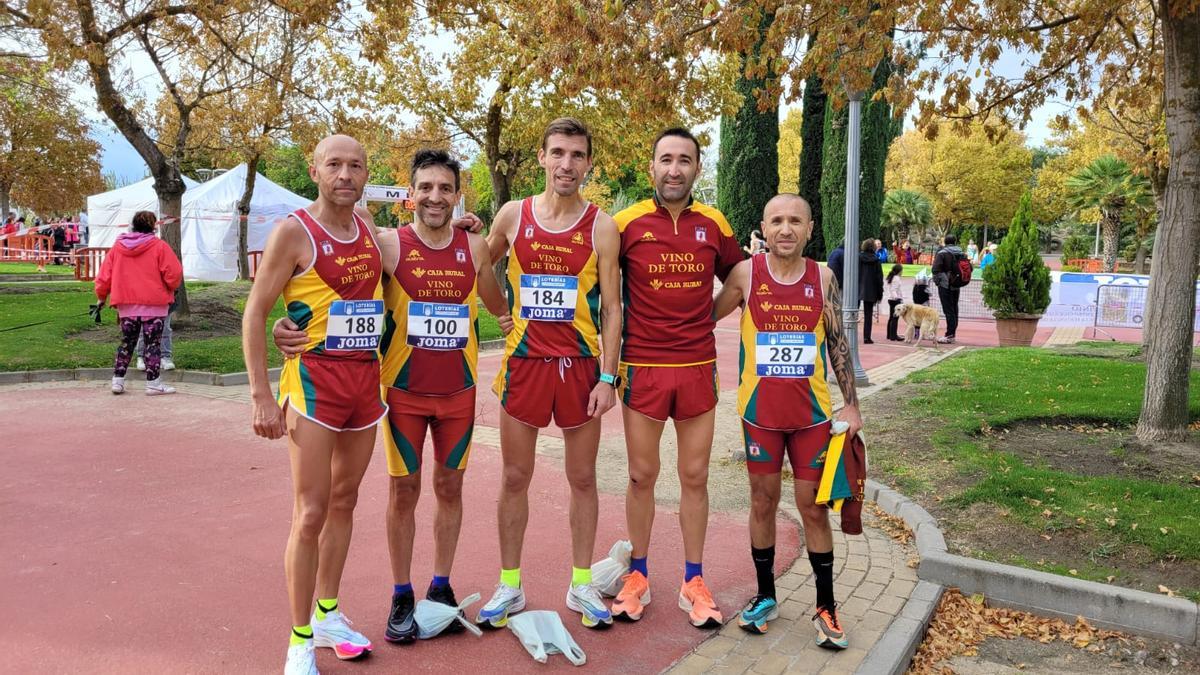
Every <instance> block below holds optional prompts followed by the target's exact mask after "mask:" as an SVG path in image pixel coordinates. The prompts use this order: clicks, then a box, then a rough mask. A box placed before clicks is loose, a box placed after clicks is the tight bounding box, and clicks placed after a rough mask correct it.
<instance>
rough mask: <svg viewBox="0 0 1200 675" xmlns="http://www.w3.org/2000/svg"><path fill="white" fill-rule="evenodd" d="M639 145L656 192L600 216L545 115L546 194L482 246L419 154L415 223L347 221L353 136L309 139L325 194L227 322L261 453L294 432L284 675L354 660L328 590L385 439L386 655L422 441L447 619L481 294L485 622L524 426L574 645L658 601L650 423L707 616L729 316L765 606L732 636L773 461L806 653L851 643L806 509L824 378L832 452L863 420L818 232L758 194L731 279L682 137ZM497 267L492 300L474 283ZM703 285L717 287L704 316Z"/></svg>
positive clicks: (578, 134)
mask: <svg viewBox="0 0 1200 675" xmlns="http://www.w3.org/2000/svg"><path fill="white" fill-rule="evenodd" d="M652 151H653V152H652V154H653V159H652V161H651V165H650V175H651V179H652V182H653V186H654V196H653V197H652V198H651V199H647V200H645V201H643V202H640V203H638V204H634V205H633V206H631V207H629V208H627V209H625V210H623V211H621V212H620V213H617V214H616V215H615V216H609V215H607V214H605V213H603V212H602V211H600V210H599V208H597V206H596V205H595V204H591V203H589V202H587V201H586V200H585V199H584V198H583V196H582V195H581V194H580V188H581V187H582V186H583V183H584V180H585V179H586V177H587V176H588V174H589V172H590V171H591V168H592V137H591V132H590V131H589V130H588V129H587V127H586V126H585V125H584V124H582V123H581V122H579V121H577V120H574V119H570V118H561V119H558V120H555V121H554V122H552V123H551V124H550V125H549V126H548V127H547V128H546V130H545V132H544V134H543V138H542V147H541V148H540V149H539V151H538V162H539V164H540V165H541V166H542V167H543V169H544V170H545V176H546V188H545V190H544V191H543V192H542V193H541V194H539V195H536V196H533V197H529V198H527V199H523V200H518V201H512V202H509V203H507V204H505V205H504V206H503V207H502V208H501V209H500V211H499V212H498V213H497V214H496V217H495V219H494V222H493V223H492V226H491V228H490V231H489V233H488V235H487V238H486V240H485V239H484V238H483V237H481V236H480V235H479V234H476V232H478V231H479V230H480V229H481V228H482V223H481V222H480V221H479V220H478V218H475V217H474V216H471V215H469V214H468V216H466V217H465V218H462V219H460V220H457V221H455V220H454V218H453V209H454V205H455V204H456V203H457V202H458V201H459V198H460V196H461V175H460V174H461V170H460V166H459V164H458V162H456V161H455V160H453V159H452V158H451V157H450V156H449V155H448V154H447V153H445V152H444V151H440V150H422V151H420V152H418V153H417V154H416V155H415V157H414V158H413V161H412V165H411V173H410V175H411V181H412V188H411V198H412V200H413V202H414V203H415V207H416V209H415V214H414V221H413V224H412V225H411V226H408V227H404V228H400V229H398V230H391V229H386V228H385V229H379V230H376V229H375V228H374V227H373V225H372V224H371V216H370V213H369V212H367V211H366V210H365V209H362V208H361V207H359V206H357V204H358V202H359V199H360V197H361V195H362V191H363V187H364V185H365V184H366V182H367V166H366V155H365V152H364V151H363V148H362V146H361V145H360V144H359V143H358V142H357V141H355V140H354V139H352V138H350V137H347V136H331V137H329V138H326V139H325V140H323V141H322V142H321V143H320V144H319V145H318V146H317V148H316V150H315V151H314V154H313V162H312V166H311V168H310V175H311V176H312V178H313V180H314V181H315V182H316V183H317V186H318V192H319V196H318V198H317V200H316V201H315V202H314V203H313V204H312V205H310V206H309V207H307V208H305V209H300V210H298V211H296V212H295V213H294V214H292V215H291V216H290V217H288V218H286V219H285V220H283V221H282V222H281V223H280V224H279V226H278V227H276V228H275V229H274V230H273V232H272V234H271V236H270V238H269V239H268V242H267V246H266V250H265V251H264V254H263V257H262V262H261V264H260V266H259V269H258V273H257V278H256V280H255V284H254V287H253V289H252V291H251V294H250V298H249V299H248V301H247V304H246V310H245V316H244V323H243V340H244V344H243V347H244V351H245V355H246V363H247V370H248V372H249V378H250V389H251V395H252V399H253V425H254V430H255V432H256V433H257V434H258V435H260V436H264V437H266V438H279V437H281V436H285V435H286V436H287V438H288V444H289V454H290V461H291V469H292V479H293V486H294V496H295V502H294V503H295V507H294V512H293V518H292V527H291V532H290V534H289V538H288V545H287V549H286V552H285V572H286V576H287V585H288V591H289V599H290V608H291V619H292V625H293V627H292V635H291V642H290V646H289V649H288V653H287V662H286V667H285V672H287V673H315V672H317V670H316V662H315V658H314V648H315V647H328V648H332V649H333V650H334V652H335V653H336V655H337V656H338V658H341V659H353V658H358V657H360V656H363V655H365V654H366V653H368V652H369V651H370V650H371V649H372V645H371V642H370V640H368V639H367V638H366V637H365V636H363V635H362V634H361V633H359V632H358V631H356V630H354V629H353V628H352V627H351V626H350V623H349V621H348V619H347V618H346V617H345V615H344V613H342V612H341V611H340V609H339V605H338V600H337V596H338V586H339V583H340V579H341V573H342V568H343V567H344V564H345V561H346V554H347V550H348V546H349V542H350V535H351V530H352V527H353V509H354V505H355V502H356V500H357V495H358V487H359V484H360V483H361V480H362V477H363V474H364V472H365V470H366V467H367V464H368V463H369V461H370V457H371V452H372V450H373V447H374V439H375V426H376V424H378V423H379V422H381V421H385V420H386V423H385V424H384V425H383V427H384V438H385V447H386V451H387V464H388V472H389V474H390V476H391V478H390V490H389V504H388V515H387V520H388V523H387V525H388V548H389V553H390V557H391V565H392V574H393V582H394V588H393V595H392V605H391V611H390V613H389V618H388V622H387V627H386V630H385V637H386V639H387V640H388V641H391V642H399V643H403V642H411V641H412V640H414V639H416V637H417V634H418V626H417V624H416V620H415V609H414V608H415V604H416V603H415V593H414V590H413V586H412V579H411V575H410V569H411V561H412V556H413V540H414V534H415V527H416V523H415V519H414V510H415V506H416V503H417V500H418V497H419V495H420V490H421V484H420V469H421V462H422V456H421V455H422V448H423V446H424V441H425V436H426V432H427V430H431V431H432V436H433V446H434V459H435V464H434V477H433V485H434V492H435V496H436V499H437V510H436V516H435V519H434V548H435V550H434V577H433V580H432V582H431V584H430V586H429V589H428V591H427V594H426V597H428V598H429V599H430V600H434V601H437V602H442V603H445V604H448V605H452V606H456V605H457V601H456V599H455V595H454V591H453V590H452V588H451V586H450V572H451V567H452V564H453V560H454V554H455V548H456V545H457V540H458V534H459V529H460V525H461V521H462V479H463V470H464V469H465V467H466V464H467V460H468V457H469V454H470V449H471V438H472V430H473V424H474V415H475V385H476V380H477V373H478V370H477V365H478V342H479V335H478V325H477V322H476V315H477V312H478V302H479V301H482V302H483V303H484V305H485V306H486V307H487V309H488V311H489V312H491V313H492V314H494V315H496V316H497V317H498V318H499V321H500V325H501V328H502V329H503V330H504V331H505V333H506V342H505V351H504V356H503V362H502V365H501V368H500V372H499V373H498V375H497V377H496V380H495V382H494V385H493V389H494V390H495V392H496V394H497V396H498V397H499V399H500V403H501V412H500V418H501V419H500V446H501V447H500V450H501V455H502V459H503V476H502V479H501V494H500V498H499V503H498V514H497V515H498V524H499V540H500V557H501V560H500V574H499V583H498V584H497V586H496V589H495V591H494V593H493V595H492V597H491V599H490V600H489V601H488V602H487V603H486V604H485V605H484V606H483V607H482V608H481V609H480V610H479V613H478V616H477V617H475V620H476V622H477V623H479V624H483V625H488V626H492V627H500V626H504V625H505V624H506V622H507V620H508V617H509V616H510V615H511V614H513V613H515V612H519V611H521V610H522V609H524V607H525V604H526V601H525V592H524V586H523V583H522V575H521V553H522V546H523V543H524V536H525V530H526V526H527V523H528V516H529V498H528V490H529V485H530V481H531V479H532V476H533V469H534V463H535V458H536V451H535V448H536V441H537V437H538V433H539V430H540V429H541V428H544V427H546V426H548V425H549V424H551V423H552V422H553V423H554V424H555V425H557V426H558V427H559V428H560V429H562V435H563V439H564V444H565V447H566V449H565V473H566V476H567V480H568V483H569V484H570V530H571V551H572V554H571V556H572V570H571V580H570V583H569V584H568V586H567V589H566V594H565V596H566V597H565V603H566V605H567V607H568V608H569V609H570V610H572V611H574V612H577V613H579V614H580V615H581V621H582V623H583V625H584V626H586V627H589V628H604V627H608V626H610V625H612V623H613V619H614V618H617V619H622V620H627V621H637V620H638V619H640V618H641V617H642V616H643V615H644V612H645V610H646V607H647V605H649V604H650V599H651V596H650V583H649V567H648V563H647V559H648V552H649V543H650V534H651V529H652V525H653V519H654V487H655V483H656V481H657V478H658V474H659V467H660V462H659V452H660V440H661V436H662V432H663V428H664V426H665V423H666V421H667V420H668V419H672V420H673V421H674V425H675V431H676V436H677V439H678V462H677V463H678V473H679V481H680V485H681V495H680V505H679V522H680V529H681V530H682V535H683V541H684V558H685V562H684V570H683V575H682V582H681V586H680V589H679V593H678V604H679V607H680V608H681V609H683V610H684V611H685V612H686V613H687V615H688V618H689V620H690V622H691V623H692V624H693V625H695V626H697V627H715V626H719V625H721V624H722V623H723V617H722V614H721V611H720V609H719V608H718V607H717V604H716V602H715V601H714V600H713V596H712V592H711V591H710V590H709V588H708V586H707V585H706V583H705V581H704V571H703V557H704V540H705V532H706V528H707V522H708V485H707V484H708V468H709V458H710V456H711V452H712V441H713V433H714V422H715V411H716V404H717V396H718V390H719V387H718V382H717V368H716V343H715V338H714V335H713V329H714V327H715V325H716V321H717V320H719V319H720V318H722V317H724V316H726V315H728V314H729V313H730V312H732V311H733V310H734V309H735V308H737V307H739V306H741V307H743V310H742V324H741V326H742V328H741V334H742V344H741V375H740V385H739V392H738V401H739V413H740V415H741V417H742V420H743V430H744V437H745V442H746V447H747V466H748V467H749V471H750V484H751V505H752V508H751V515H750V534H751V554H752V558H753V561H754V566H755V570H756V575H757V579H758V590H757V593H756V594H755V596H754V597H753V598H751V599H750V601H749V602H748V603H747V604H746V606H745V608H744V609H742V610H741V611H740V612H739V615H738V622H739V625H741V626H742V627H743V628H745V629H747V630H749V631H752V632H757V633H762V632H766V630H767V627H768V624H769V622H770V621H771V620H773V619H774V618H776V617H777V616H778V609H777V604H776V601H775V588H774V569H773V568H774V543H775V517H776V516H775V513H776V508H777V506H778V502H779V499H780V491H781V468H782V462H783V455H784V453H787V454H788V456H789V459H790V461H791V465H792V467H793V471H794V472H795V475H796V484H795V487H796V490H795V493H796V500H797V506H798V508H799V510H800V513H801V516H802V519H803V522H804V530H805V539H806V544H807V548H808V558H809V560H810V563H811V564H812V567H813V572H814V577H815V579H816V586H817V603H816V604H817V607H816V613H815V615H814V617H813V623H814V626H815V627H816V630H817V643H818V644H821V645H823V646H827V647H832V648H842V647H845V646H846V644H847V641H846V636H845V632H844V631H843V630H842V628H841V626H840V623H839V621H838V618H837V614H836V605H835V601H834V597H833V578H832V570H833V545H832V533H831V531H830V526H829V522H828V516H827V513H826V510H825V508H824V507H823V506H820V505H816V504H814V498H815V495H816V488H817V481H818V480H819V478H820V473H821V467H822V465H823V462H824V450H825V448H826V446H827V445H828V442H829V436H830V426H831V422H832V418H833V412H832V405H831V402H830V396H829V388H828V384H827V379H826V377H827V368H828V370H832V371H833V373H834V375H835V376H836V379H837V381H838V384H839V386H840V388H841V391H842V396H843V400H844V402H845V403H844V408H843V410H842V412H841V418H842V419H843V420H844V421H845V422H847V423H848V425H849V433H851V434H853V433H856V432H857V430H858V429H859V428H860V427H861V419H860V417H859V413H858V409H857V397H856V394H855V390H854V378H853V374H852V371H851V365H850V359H849V350H848V346H847V343H846V341H845V337H844V335H843V333H842V331H841V327H840V321H839V319H838V315H839V312H840V291H839V288H838V286H837V282H836V281H835V280H834V279H833V275H832V274H831V273H830V272H829V271H828V269H826V268H824V267H821V266H818V265H817V264H816V263H815V262H813V261H811V260H807V259H805V258H804V257H803V255H802V251H803V249H804V245H805V243H806V242H807V240H808V237H809V235H810V234H811V229H812V218H811V213H810V211H809V208H808V204H807V203H806V202H805V201H804V200H803V199H801V198H799V197H797V196H795V195H780V196H778V197H776V198H774V199H772V200H771V202H770V203H769V204H768V205H767V207H766V209H765V211H764V215H763V224H762V230H763V233H764V235H765V238H766V241H767V246H768V247H769V251H770V253H769V254H767V255H765V256H755V257H754V258H752V259H750V260H743V259H742V257H743V256H742V252H741V248H740V246H739V245H738V242H737V240H736V238H735V236H734V233H733V231H732V229H731V227H730V226H729V223H728V222H727V221H726V220H725V218H724V216H723V215H722V214H721V213H720V212H719V211H717V210H716V209H714V208H712V207H710V206H706V205H703V204H700V203H698V202H695V201H694V200H693V199H692V185H693V183H694V182H695V180H696V178H697V176H698V174H699V171H700V144H699V142H698V141H697V140H696V138H695V137H694V136H693V135H692V134H691V133H690V132H689V131H687V130H686V129H682V128H672V129H667V130H665V131H663V132H662V133H661V134H660V135H659V136H658V138H657V139H656V140H655V141H654V145H653V148H652ZM502 258H506V259H507V273H506V274H505V276H504V279H503V281H504V286H505V289H504V292H501V290H500V288H499V286H498V284H497V279H496V277H495V275H494V274H493V272H492V263H493V262H496V261H499V260H501V259H502ZM715 279H721V280H722V281H723V282H724V283H723V287H722V289H721V292H720V294H719V295H718V296H717V297H716V298H715V299H714V288H715V283H714V281H715ZM281 294H282V295H283V298H284V302H285V305H286V308H287V318H286V319H283V320H281V321H279V322H277V324H276V326H275V328H274V330H273V337H274V340H275V343H276V345H277V346H278V347H279V348H280V349H281V350H283V351H284V352H285V353H286V354H287V355H288V357H289V358H288V359H287V360H286V361H285V365H284V368H283V372H282V374H281V376H280V383H279V396H278V397H276V396H274V395H273V394H272V392H271V387H270V383H269V381H268V377H267V367H266V349H267V345H266V340H265V338H264V331H263V326H264V323H265V321H266V318H267V315H268V313H269V311H270V308H271V307H272V306H273V305H274V303H275V301H276V300H277V299H278V297H279V296H280V295H281ZM380 384H382V389H381V387H380ZM381 392H382V393H381ZM618 398H620V400H621V402H622V418H623V422H624V428H625V442H626V445H627V451H628V464H629V484H628V488H627V491H626V518H627V528H628V536H629V539H630V541H631V543H632V547H633V550H632V559H631V564H630V568H629V571H628V573H627V574H626V575H625V576H624V577H623V588H622V589H621V591H620V592H619V593H618V594H617V596H616V599H615V600H614V601H613V602H612V604H611V606H609V605H608V604H607V603H606V602H605V600H604V599H603V598H602V597H601V595H600V593H599V592H598V590H597V589H596V588H595V586H593V585H592V579H591V568H590V565H591V561H592V556H593V549H594V544H595V535H596V527H597V520H598V515H599V498H598V494H597V489H596V456H597V452H598V449H599V442H600V424H601V417H602V415H603V414H604V413H605V412H606V411H608V410H609V409H611V408H612V407H613V406H614V405H615V404H616V401H617V399H618ZM314 596H315V600H316V603H315V609H314V607H313V600H314ZM452 625H455V624H452Z"/></svg>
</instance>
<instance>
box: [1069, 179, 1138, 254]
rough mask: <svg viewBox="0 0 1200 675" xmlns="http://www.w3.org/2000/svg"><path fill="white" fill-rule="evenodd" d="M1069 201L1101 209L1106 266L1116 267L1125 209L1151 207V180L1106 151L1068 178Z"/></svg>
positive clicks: (1071, 203) (1078, 207)
mask: <svg viewBox="0 0 1200 675" xmlns="http://www.w3.org/2000/svg"><path fill="white" fill-rule="evenodd" d="M1066 185H1067V201H1068V203H1069V204H1070V206H1071V208H1074V209H1076V210H1077V211H1081V210H1083V209H1092V208H1094V209H1098V210H1099V211H1100V232H1101V236H1102V237H1103V238H1104V269H1105V270H1107V271H1109V272H1115V271H1117V249H1119V248H1120V245H1121V216H1122V215H1123V214H1124V212H1125V210H1126V209H1138V210H1145V209H1149V208H1152V206H1153V202H1152V200H1151V194H1150V182H1149V181H1148V180H1146V178H1145V177H1143V176H1139V175H1137V174H1135V173H1133V171H1131V170H1130V169H1129V165H1128V164H1126V163H1125V162H1124V161H1122V160H1120V159H1117V158H1116V157H1114V156H1113V155H1104V156H1102V157H1099V158H1097V159H1096V160H1095V161H1093V162H1092V163H1091V164H1088V165H1087V166H1085V167H1083V168H1082V169H1080V170H1079V171H1078V172H1076V173H1075V175H1073V176H1071V177H1070V178H1068V179H1067V183H1066Z"/></svg>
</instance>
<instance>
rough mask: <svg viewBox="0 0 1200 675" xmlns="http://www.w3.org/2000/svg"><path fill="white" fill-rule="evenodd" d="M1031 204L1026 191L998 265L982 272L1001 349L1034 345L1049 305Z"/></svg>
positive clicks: (1045, 269)
mask: <svg viewBox="0 0 1200 675" xmlns="http://www.w3.org/2000/svg"><path fill="white" fill-rule="evenodd" d="M1029 201H1030V200H1029V193H1028V192H1026V193H1025V194H1024V195H1023V196H1022V197H1021V204H1020V206H1018V207H1017V214H1016V215H1015V216H1013V221H1012V226H1011V227H1010V228H1009V229H1008V234H1007V235H1005V237H1004V240H1003V241H1001V242H1000V250H998V251H997V252H996V262H994V263H992V264H991V265H988V267H987V269H985V270H984V271H983V302H984V304H986V305H987V306H988V307H989V308H990V309H991V310H992V312H993V314H994V315H995V317H996V333H997V334H998V335H999V337H1000V345H1001V346H1013V345H1024V346H1029V345H1030V344H1032V343H1033V334H1034V332H1036V331H1037V323H1038V320H1039V319H1041V318H1042V313H1043V312H1045V311H1046V308H1047V307H1049V306H1050V269H1049V268H1048V267H1046V265H1045V263H1043V262H1042V258H1041V256H1039V255H1038V237H1037V226H1036V225H1035V224H1034V222H1033V218H1032V217H1031V215H1030V204H1029Z"/></svg>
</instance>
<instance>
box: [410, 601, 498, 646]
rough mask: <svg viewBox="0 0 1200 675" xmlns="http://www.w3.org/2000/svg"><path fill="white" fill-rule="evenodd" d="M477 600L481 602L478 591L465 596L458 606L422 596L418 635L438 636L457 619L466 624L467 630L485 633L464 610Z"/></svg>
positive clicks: (418, 608)
mask: <svg viewBox="0 0 1200 675" xmlns="http://www.w3.org/2000/svg"><path fill="white" fill-rule="evenodd" d="M476 602H479V594H478V593H472V594H470V595H468V596H467V597H465V598H463V600H462V602H460V603H458V607H451V606H450V605H443V604H442V603H440V602H434V601H432V600H427V599H424V598H422V599H421V600H419V601H417V610H416V612H417V615H416V619H417V637H418V638H420V639H422V640H428V639H429V638H433V637H437V636H438V635H440V634H441V632H442V631H444V630H446V627H447V626H449V625H450V624H451V623H453V622H455V621H457V622H459V623H461V624H462V625H464V626H466V627H467V630H469V631H471V632H472V633H474V634H475V635H483V631H481V630H479V627H478V626H476V625H475V624H474V623H472V622H470V621H467V617H466V616H464V615H463V610H465V609H466V608H467V607H470V606H471V605H472V604H474V603H476Z"/></svg>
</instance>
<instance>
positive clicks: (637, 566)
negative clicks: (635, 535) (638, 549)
mask: <svg viewBox="0 0 1200 675" xmlns="http://www.w3.org/2000/svg"><path fill="white" fill-rule="evenodd" d="M629 571H630V572H641V573H642V576H644V577H648V576H650V572H649V571H648V570H647V569H646V556H642V557H640V558H630V559H629Z"/></svg>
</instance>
